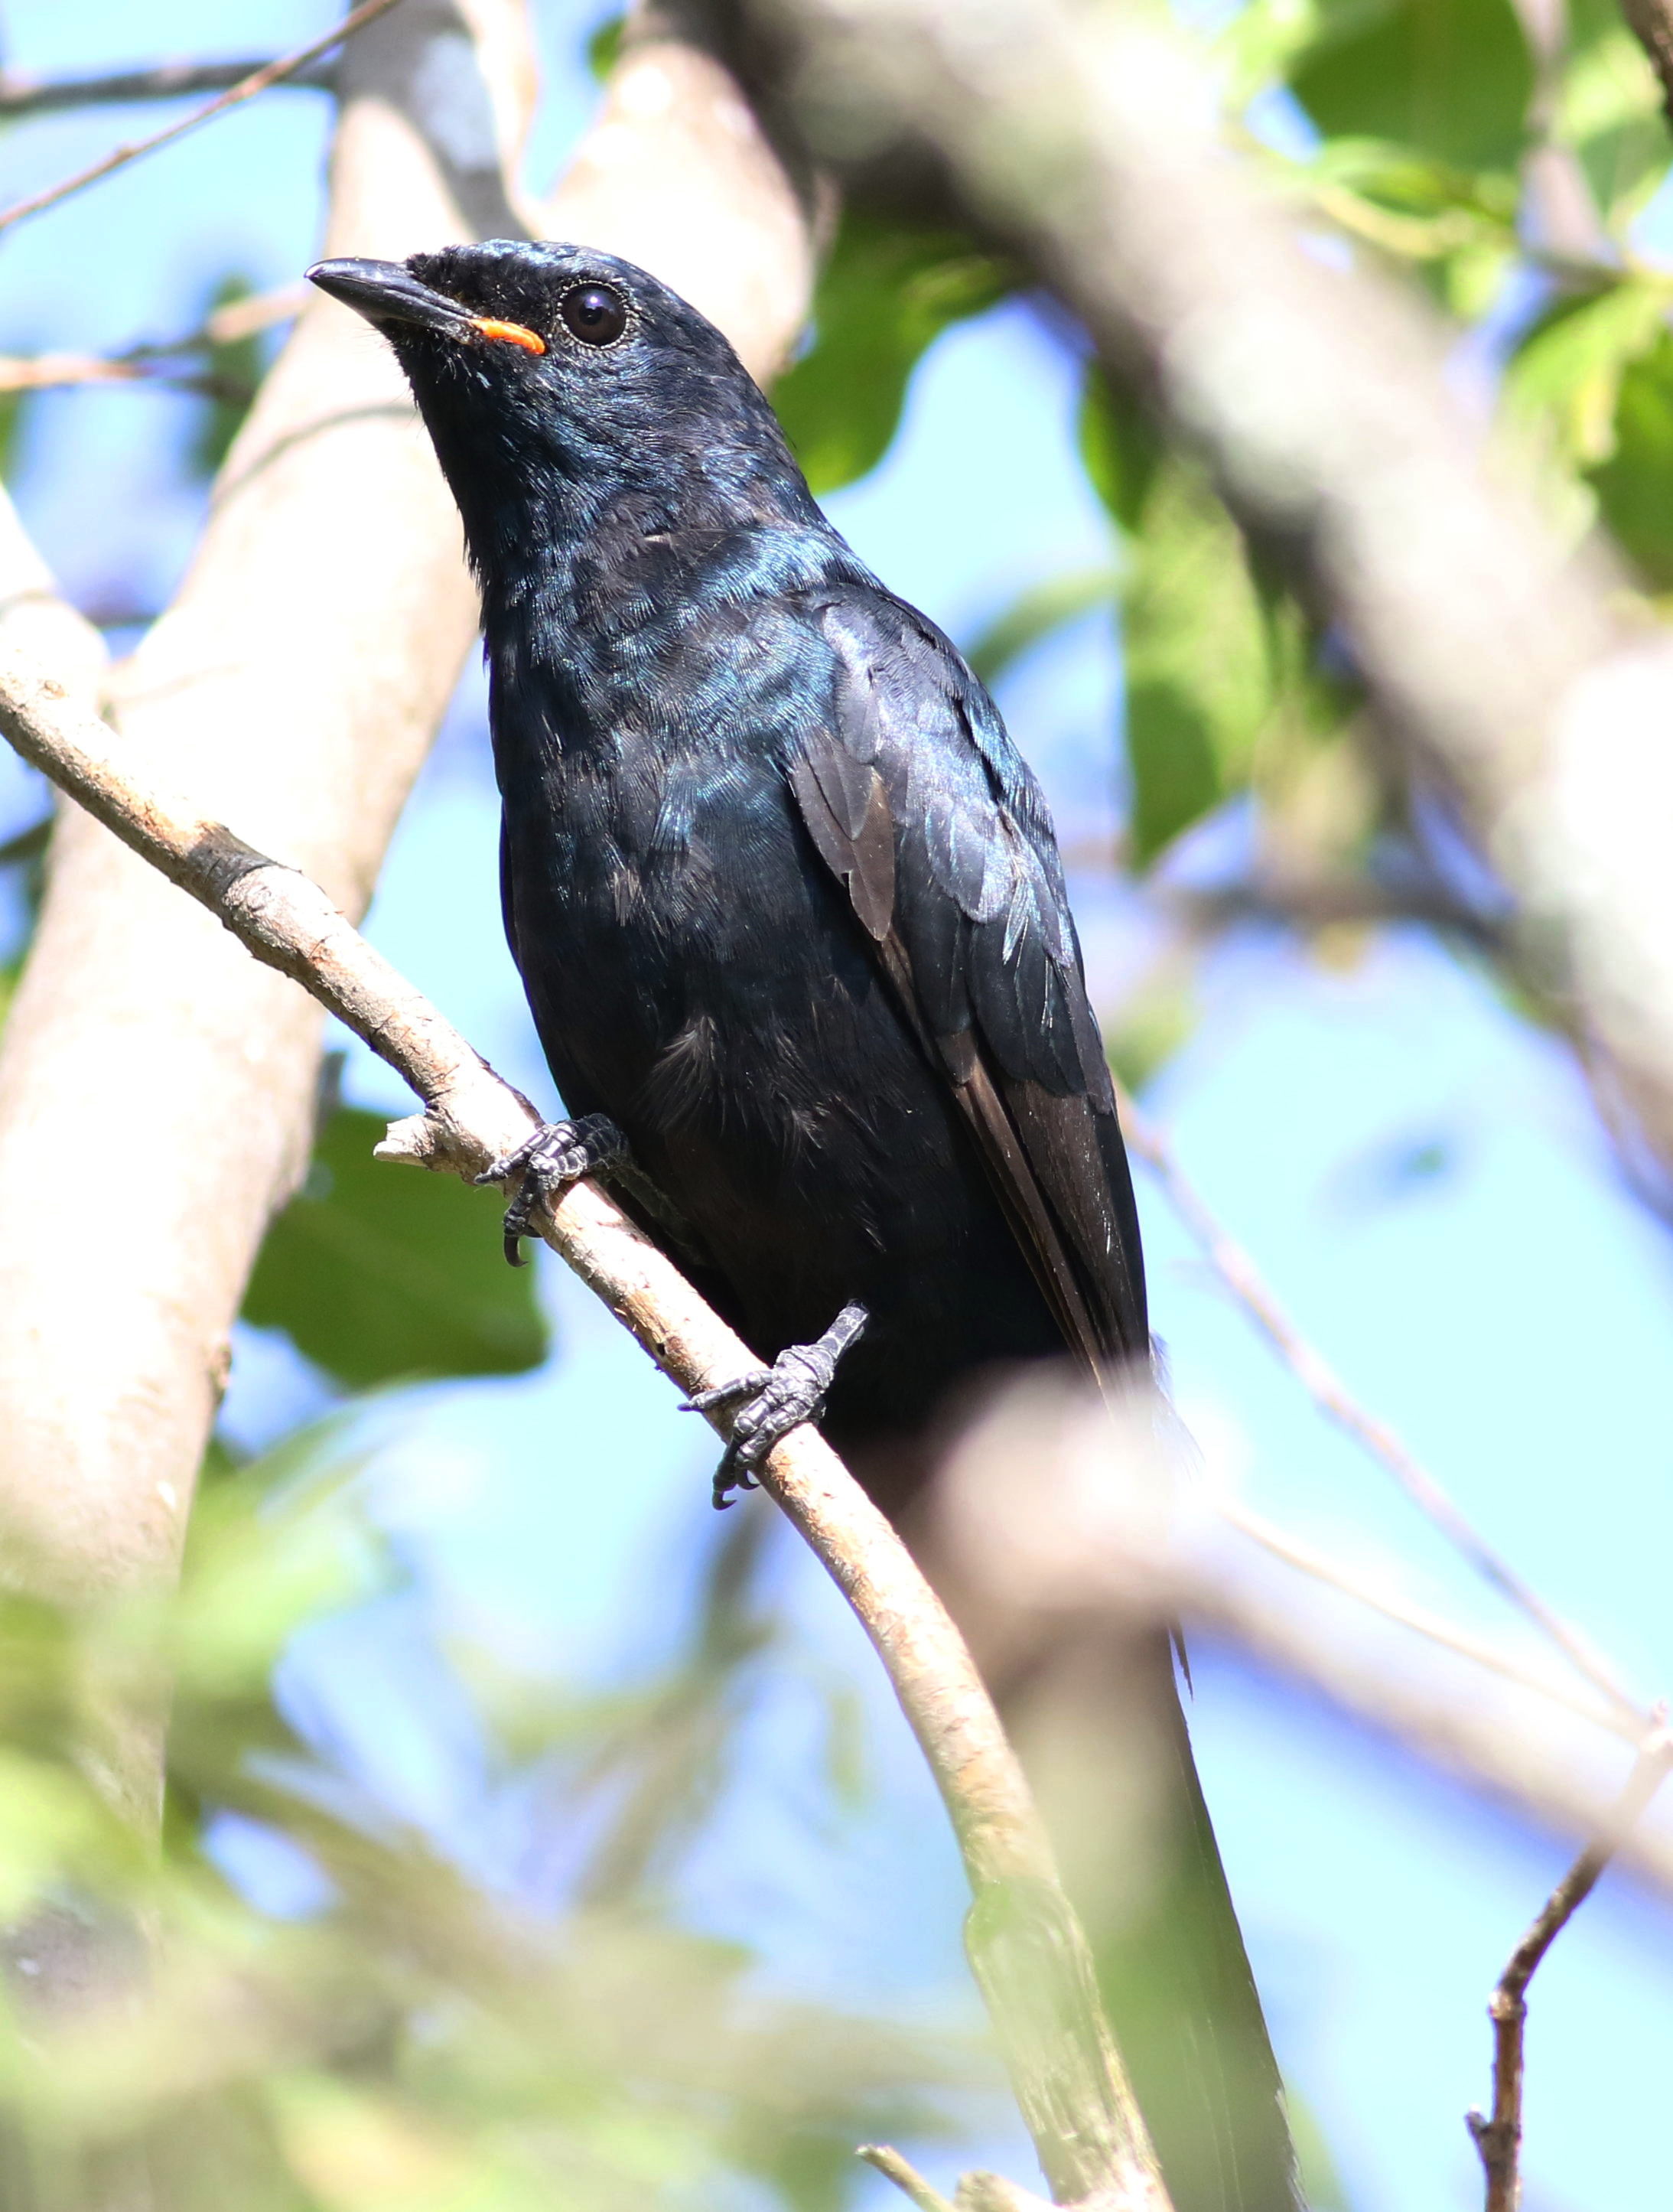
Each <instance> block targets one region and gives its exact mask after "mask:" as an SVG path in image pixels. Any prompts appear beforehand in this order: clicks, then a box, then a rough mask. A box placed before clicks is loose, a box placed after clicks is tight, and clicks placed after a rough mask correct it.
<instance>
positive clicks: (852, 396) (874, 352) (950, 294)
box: [773, 210, 1010, 494]
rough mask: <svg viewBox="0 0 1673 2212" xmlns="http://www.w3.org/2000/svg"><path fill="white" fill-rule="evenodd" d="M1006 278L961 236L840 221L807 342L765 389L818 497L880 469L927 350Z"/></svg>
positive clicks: (989, 302)
mask: <svg viewBox="0 0 1673 2212" xmlns="http://www.w3.org/2000/svg"><path fill="white" fill-rule="evenodd" d="M1009 282H1010V279H1009V276H1007V275H1006V273H1005V272H1004V271H1003V269H1002V268H1001V266H1000V264H999V263H998V262H997V261H996V260H995V259H994V258H993V257H992V256H991V254H986V253H980V252H978V251H977V250H976V248H975V247H974V246H973V245H972V244H971V243H970V241H969V240H968V239H967V238H964V237H961V235H960V234H958V233H957V232H955V231H947V230H931V229H925V228H918V227H916V226H914V225H912V224H909V223H905V222H894V221H885V220H884V219H883V218H882V217H881V216H874V215H868V214H865V213H863V212H856V211H854V210H850V211H848V212H847V213H846V214H845V215H844V216H843V219H842V225H841V228H840V230H839V232H838V234H837V238H836V242H835V244H834V246H833V247H832V249H831V253H830V258H828V260H827V262H826V264H825V267H824V270H823V272H822V273H821V276H820V280H819V289H818V291H817V293H816V294H815V299H814V306H813V324H814V343H813V344H812V345H811V346H810V347H809V349H808V351H807V352H806V353H804V354H803V356H802V358H801V359H800V360H799V361H798V362H796V363H795V364H794V365H793V366H792V367H791V368H789V369H787V370H786V371H785V374H784V375H783V376H781V377H780V378H779V381H778V383H777V384H776V385H775V386H773V405H774V406H775V407H776V408H777V410H778V412H779V421H780V422H782V423H783V424H784V426H785V435H787V436H788V438H789V440H790V442H791V446H792V447H793V448H794V449H795V453H796V456H797V459H798V460H799V461H800V462H801V464H802V466H803V470H804V471H805V472H806V475H807V478H808V482H809V483H810V484H811V485H812V487H813V489H814V490H815V492H816V493H821V494H822V493H825V492H830V491H835V490H837V489H839V488H840V486H841V485H843V484H846V483H852V482H853V481H854V479H855V478H856V477H863V476H864V475H865V474H866V472H867V471H869V470H870V469H874V468H876V465H877V464H878V462H879V461H881V460H882V458H883V455H884V454H885V453H887V452H888V447H889V442H890V441H891V440H892V439H893V437H894V432H895V428H896V426H897V424H898V423H899V422H900V410H901V406H902V404H904V402H905V399H906V385H907V382H908V380H909V379H910V378H911V375H912V370H913V368H915V367H916V366H917V364H918V357H919V356H920V355H921V354H922V353H923V352H924V349H925V347H927V346H928V345H929V344H930V341H931V340H932V339H934V338H937V337H939V336H940V335H941V333H942V331H944V330H946V329H947V328H948V326H949V324H952V323H955V322H960V321H962V320H964V319H966V318H967V317H968V316H971V315H978V314H980V313H983V312H984V310H985V309H986V308H988V307H992V306H993V305H994V304H995V302H996V301H998V300H1000V299H1002V298H1003V295H1004V294H1005V292H1006V290H1007V289H1008V288H1009Z"/></svg>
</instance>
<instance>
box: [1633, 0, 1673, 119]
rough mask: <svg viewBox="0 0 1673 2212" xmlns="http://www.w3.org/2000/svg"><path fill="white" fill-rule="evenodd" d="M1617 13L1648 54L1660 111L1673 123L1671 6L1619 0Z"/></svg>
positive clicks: (1653, 0)
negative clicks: (1656, 80) (1659, 91)
mask: <svg viewBox="0 0 1673 2212" xmlns="http://www.w3.org/2000/svg"><path fill="white" fill-rule="evenodd" d="M1621 14H1622V15H1624V16H1625V17H1626V19H1627V26H1628V29H1629V30H1630V31H1631V32H1632V33H1633V35H1634V38H1635V39H1636V40H1638V42H1639V44H1640V46H1642V47H1643V49H1644V51H1645V52H1646V54H1647V55H1648V56H1649V57H1650V66H1651V68H1652V70H1654V71H1655V72H1656V75H1657V76H1658V78H1659V80H1660V82H1661V89H1662V106H1663V110H1664V112H1665V114H1666V116H1667V118H1668V121H1669V122H1670V123H1673V6H1670V5H1669V0H1621Z"/></svg>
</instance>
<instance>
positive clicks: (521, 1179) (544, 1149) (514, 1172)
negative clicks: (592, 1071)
mask: <svg viewBox="0 0 1673 2212" xmlns="http://www.w3.org/2000/svg"><path fill="white" fill-rule="evenodd" d="M626 1152H627V1139H626V1138H625V1137H624V1136H623V1135H622V1133H621V1130H620V1129H618V1128H617V1127H616V1126H615V1122H614V1121H611V1120H610V1118H609V1115H607V1114H583V1115H581V1117H580V1119H579V1121H543V1122H542V1123H541V1125H540V1127H539V1128H537V1129H536V1130H535V1131H534V1132H533V1133H532V1134H530V1135H529V1136H527V1137H525V1138H524V1139H523V1142H522V1143H521V1144H520V1145H518V1146H517V1147H516V1148H515V1150H514V1151H512V1152H506V1153H503V1154H502V1155H501V1156H500V1158H499V1159H497V1160H493V1161H490V1162H489V1164H488V1166H487V1167H485V1168H484V1169H483V1170H482V1173H481V1175H479V1176H476V1177H475V1181H476V1182H479V1183H483V1182H505V1181H506V1178H507V1177H508V1176H517V1177H518V1185H517V1188H516V1190H515V1191H514V1192H513V1193H512V1201H511V1204H510V1205H509V1206H507V1207H506V1259H507V1260H509V1261H510V1262H511V1264H512V1267H521V1266H522V1265H523V1255H522V1254H521V1252H520V1251H519V1250H518V1239H519V1238H520V1237H526V1236H527V1235H528V1233H529V1225H530V1222H531V1221H532V1220H533V1219H534V1215H535V1209H536V1206H538V1205H539V1204H540V1202H541V1200H543V1199H544V1198H549V1197H550V1196H551V1195H552V1194H553V1192H554V1191H557V1190H561V1189H562V1188H563V1187H564V1185H565V1184H566V1183H572V1182H579V1181H580V1179H581V1177H582V1176H590V1175H597V1173H598V1171H599V1170H600V1169H601V1168H607V1167H609V1166H610V1165H611V1164H612V1163H613V1162H615V1161H617V1160H619V1159H621V1158H622V1157H623V1155H624V1154H625V1153H626Z"/></svg>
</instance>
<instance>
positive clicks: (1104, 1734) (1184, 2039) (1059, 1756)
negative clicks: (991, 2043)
mask: <svg viewBox="0 0 1673 2212" xmlns="http://www.w3.org/2000/svg"><path fill="white" fill-rule="evenodd" d="M1048 1672H1049V1677H1050V1679H1043V1680H1037V1681H1036V1682H1035V1683H1034V1685H1033V1686H1032V1688H1031V1691H1030V1692H1029V1694H1028V1696H1027V1700H1026V1703H1027V1705H1030V1706H1033V1707H1034V1709H1035V1710H1034V1712H1033V1713H1032V1714H1031V1713H1030V1712H1029V1711H1027V1710H1022V1711H1018V1712H1017V1713H1016V1714H1015V1720H1016V1723H1017V1730H1018V1734H1019V1736H1020V1738H1021V1742H1022V1747H1023V1749H1024V1752H1025V1756H1028V1758H1029V1763H1030V1765H1034V1766H1035V1767H1036V1769H1037V1774H1038V1780H1039V1783H1040V1787H1041V1790H1042V1794H1043V1796H1045V1798H1046V1808H1047V1812H1048V1817H1049V1818H1050V1819H1051V1820H1052V1827H1053V1830H1054V1833H1055V1835H1056V1837H1057V1838H1058V1844H1059V1848H1060V1850H1061V1852H1062V1857H1063V1860H1064V1874H1065V1878H1066V1881H1067V1882H1068V1886H1069V1888H1070V1894H1071V1896H1072V1897H1073V1899H1074V1901H1075V1903H1076V1905H1077V1907H1078V1908H1079V1910H1080V1912H1081V1914H1082V1918H1083V1919H1084V1921H1085V1922H1086V1924H1087V1929H1088V1936H1089V1938H1090V1940H1091V1943H1092V1947H1093V1951H1094V1957H1095V1959H1096V1960H1097V1965H1098V1976H1099V1983H1100V1989H1101V1991H1102V1994H1103V1997H1104V2002H1105V2006H1106V2010H1107V2012H1108V2014H1109V2016H1110V2021H1111V2025H1112V2027H1113V2029H1114V2031H1115V2037H1116V2041H1117V2043H1118V2045H1119V2047H1120V2050H1121V2051H1122V2054H1123V2056H1124V2059H1125V2061H1126V2063H1127V2065H1128V2068H1129V2070H1130V2073H1131V2075H1132V2079H1133V2086H1134V2088H1135V2090H1136V2091H1137V2096H1138V2100H1139V2106H1140V2109H1141V2110H1142V2111H1143V2114H1144V2117H1145V2120H1146V2122H1147V2124H1148V2125H1149V2130H1150V2132H1151V2136H1152V2138H1153V2140H1154V2142H1155V2147H1156V2152H1157V2155H1158V2157H1159V2158H1160V2160H1161V2166H1162V2172H1163V2174H1164V2176H1165V2178H1166V2179H1167V2186H1168V2191H1169V2194H1170V2195H1171V2197H1172V2198H1173V2207H1174V2212H1294V2208H1296V2207H1297V2206H1298V2205H1299V2204H1300V2186H1299V2183H1298V2179H1297V2175H1296V2168H1295V2155H1294V2148H1293V2147H1292V2144H1291V2140H1290V2134H1289V2127H1288V2120H1287V2118H1286V2116H1285V2112H1284V2106H1283V2096H1282V2085H1281V2082H1280V2079H1279V2074H1278V2068H1277V2062H1276V2058H1275V2057H1274V2056H1273V2051H1272V2045H1271V2042H1270V2038H1269V2036H1268V2033H1267V2028H1266V2022H1265V2019H1264V2015H1263V2013H1262V2010H1261V2003H1260V1998H1259V1996H1258V1994H1257V1991H1256V1988H1255V1981H1254V1976H1253V1974H1252V1972H1251V1970H1250V1966H1249V1960H1248V1956H1247V1954H1246V1951H1245V1948H1244V1943H1243V1936H1242V1931H1241V1929H1240V1928H1239V1925H1238V1920H1237V1914H1236V1911H1235V1910H1234V1906H1233V1904H1232V1899H1231V1893H1230V1891H1229V1889H1228V1888H1227V1881H1226V1875H1225V1871H1224V1869H1223V1868H1222V1866H1221V1859H1220V1852H1219V1849H1218V1846H1217V1845H1216V1844H1215V1835H1214V1829H1213V1826H1212V1825H1211V1823H1210V1821H1209V1811H1208V1807H1207V1805H1206V1804H1205V1803H1204V1802H1203V1791H1202V1786H1201V1784H1200V1783H1199V1781H1198V1779H1197V1765H1196V1761H1195V1759H1194V1758H1193V1757H1192V1754H1191V1740H1190V1737H1189V1735H1188V1734H1187V1731H1186V1727H1185V1714H1184V1711H1183V1710H1182V1708H1181V1705H1180V1701H1179V1692H1178V1689H1177V1687H1176V1684H1175V1679H1174V1671H1173V1652H1172V1650H1171V1648H1170V1645H1169V1642H1168V1639H1167V1637H1166V1636H1165V1635H1161V1634H1157V1633H1156V1632H1148V1633H1147V1634H1145V1635H1144V1636H1143V1638H1138V1639H1129V1640H1127V1641H1126V1642H1125V1643H1124V1644H1122V1643H1119V1642H1118V1641H1112V1640H1106V1639H1105V1638H1101V1637H1100V1638H1097V1639H1095V1641H1094V1642H1092V1643H1090V1644H1088V1646H1087V1647H1086V1648H1085V1649H1083V1650H1080V1651H1078V1652H1071V1653H1070V1654H1067V1655H1064V1656H1063V1657H1061V1658H1060V1659H1059V1660H1058V1662H1056V1663H1053V1664H1052V1665H1051V1667H1050V1668H1049V1670H1048ZM1007 1702H1008V1704H1009V1702H1010V1701H1009V1700H1008V1701H1007ZM1031 1723H1033V1724H1032V1725H1031ZM1042 1728H1043V1730H1044V1734H1045V1736H1046V1741H1045V1742H1044V1743H1041V1742H1039V1741H1034V1742H1032V1743H1031V1741H1030V1739H1031V1737H1032V1738H1036V1739H1037V1738H1038V1736H1039V1735H1040V1732H1041V1729H1042ZM1065 1768H1067V1770H1068V1771H1067V1772H1065V1771H1064V1769H1065Z"/></svg>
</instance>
